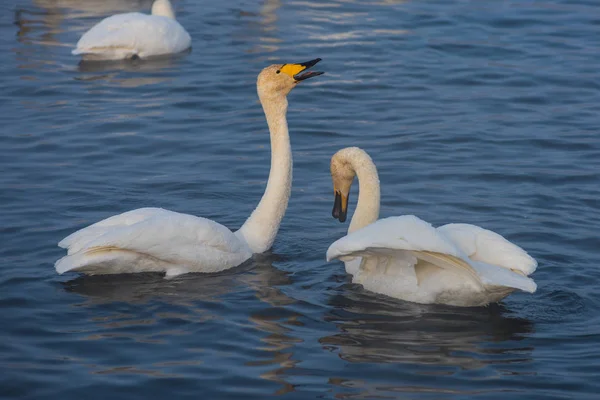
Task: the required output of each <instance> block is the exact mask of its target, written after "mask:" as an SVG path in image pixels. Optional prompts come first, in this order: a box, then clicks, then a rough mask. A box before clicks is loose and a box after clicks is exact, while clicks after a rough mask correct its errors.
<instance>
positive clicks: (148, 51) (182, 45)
mask: <svg viewBox="0 0 600 400" xmlns="http://www.w3.org/2000/svg"><path fill="white" fill-rule="evenodd" d="M191 45H192V38H191V37H190V35H189V34H188V33H187V31H186V30H185V29H184V28H183V27H182V26H181V25H180V24H179V22H177V21H176V20H175V12H174V11H173V7H172V6H171V3H170V2H169V0H156V1H155V2H154V3H153V4H152V13H151V15H147V14H142V13H137V12H133V13H125V14H117V15H113V16H112V17H108V18H105V19H103V20H102V21H100V22H99V23H98V24H97V25H95V26H94V27H92V29H90V30H89V31H87V32H86V33H84V35H83V36H82V37H81V39H79V42H77V48H76V49H75V50H73V52H72V53H73V54H74V55H81V56H82V57H83V58H84V59H86V60H121V59H126V58H132V57H135V56H137V57H140V58H145V57H150V56H160V55H165V54H175V53H180V52H182V51H184V50H187V49H188V48H190V46H191Z"/></svg>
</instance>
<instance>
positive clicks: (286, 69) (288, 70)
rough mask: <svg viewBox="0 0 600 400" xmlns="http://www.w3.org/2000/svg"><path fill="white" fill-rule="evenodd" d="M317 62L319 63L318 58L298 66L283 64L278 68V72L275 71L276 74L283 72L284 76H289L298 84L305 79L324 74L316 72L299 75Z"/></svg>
mask: <svg viewBox="0 0 600 400" xmlns="http://www.w3.org/2000/svg"><path fill="white" fill-rule="evenodd" d="M319 61H321V59H320V58H315V59H314V60H310V61H307V62H303V63H299V64H283V66H282V67H281V68H279V71H277V73H279V72H283V73H284V74H287V75H289V76H291V77H292V78H293V79H294V80H295V81H296V82H300V81H303V80H305V79H308V78H312V77H313V76H319V75H323V74H324V72H317V71H310V72H304V73H301V72H303V71H306V70H307V69H309V68H311V67H313V66H315V65H316V64H317V63H318V62H319Z"/></svg>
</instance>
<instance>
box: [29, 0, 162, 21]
mask: <svg viewBox="0 0 600 400" xmlns="http://www.w3.org/2000/svg"><path fill="white" fill-rule="evenodd" d="M153 2H154V0H33V4H34V5H35V6H36V7H39V8H42V9H44V10H46V13H47V14H60V15H62V17H63V18H89V17H98V18H104V17H107V16H110V15H113V14H118V13H125V12H132V11H140V12H149V10H150V7H151V6H152V3H153Z"/></svg>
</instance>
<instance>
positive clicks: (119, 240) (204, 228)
mask: <svg viewBox="0 0 600 400" xmlns="http://www.w3.org/2000/svg"><path fill="white" fill-rule="evenodd" d="M86 230H89V231H87V233H86ZM76 234H79V237H78V240H74V239H75V238H77V236H75V238H73V239H69V237H67V238H66V239H65V240H66V241H67V243H63V242H64V241H63V242H61V243H62V244H63V245H65V246H67V248H68V249H69V253H68V254H67V256H65V257H63V258H62V259H60V260H58V261H57V262H56V264H55V267H56V270H57V272H59V273H64V272H66V271H83V272H90V273H96V272H98V271H94V268H95V267H96V266H97V268H98V270H100V269H102V273H118V272H132V271H133V272H142V271H144V270H152V271H166V272H167V273H170V274H173V275H174V274H178V273H184V272H193V271H196V272H216V271H220V270H223V269H227V268H231V267H233V266H236V265H239V264H241V263H242V262H244V261H245V260H247V259H248V258H250V257H251V255H252V252H251V251H250V249H249V248H248V246H247V244H246V243H244V242H242V241H241V240H239V239H238V238H237V237H236V236H235V235H234V234H233V233H232V232H231V231H230V230H229V229H228V228H226V227H225V226H223V225H221V224H219V223H217V222H214V221H211V220H209V219H206V218H201V217H196V216H193V215H188V214H181V213H177V212H173V211H168V210H163V209H140V210H134V211H130V212H128V213H124V214H120V215H118V216H115V217H111V218H108V219H106V220H104V221H100V222H99V223H97V224H94V225H92V226H90V227H88V228H85V229H83V230H81V231H78V232H76ZM76 234H74V235H76ZM72 236H73V235H72ZM68 239H69V240H68ZM69 243H70V246H69ZM75 250H76V251H75ZM135 262H139V264H140V266H137V267H136V266H130V265H127V266H125V265H123V264H131V263H135ZM144 265H152V267H147V268H146V269H144ZM111 268H112V269H114V271H116V272H111V271H106V270H107V269H111ZM173 271H175V273H173Z"/></svg>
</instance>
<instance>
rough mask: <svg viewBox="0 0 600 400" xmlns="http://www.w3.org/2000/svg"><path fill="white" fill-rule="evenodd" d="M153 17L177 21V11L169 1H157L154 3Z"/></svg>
mask: <svg viewBox="0 0 600 400" xmlns="http://www.w3.org/2000/svg"><path fill="white" fill-rule="evenodd" d="M151 13H152V15H158V16H159V17H167V18H173V19H175V11H174V10H173V6H172V5H171V2H170V1H169V0H155V1H154V3H152V11H151Z"/></svg>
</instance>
